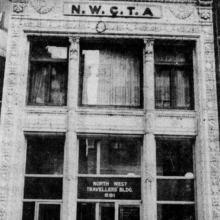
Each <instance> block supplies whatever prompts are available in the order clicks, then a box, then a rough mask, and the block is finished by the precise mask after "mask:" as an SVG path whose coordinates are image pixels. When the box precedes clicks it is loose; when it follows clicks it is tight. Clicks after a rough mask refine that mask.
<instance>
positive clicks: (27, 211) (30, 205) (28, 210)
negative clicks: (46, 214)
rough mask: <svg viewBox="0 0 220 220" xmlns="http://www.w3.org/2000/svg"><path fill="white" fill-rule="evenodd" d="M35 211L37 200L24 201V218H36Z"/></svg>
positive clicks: (23, 219)
mask: <svg viewBox="0 0 220 220" xmlns="http://www.w3.org/2000/svg"><path fill="white" fill-rule="evenodd" d="M34 212H35V202H24V203H23V217H22V220H34Z"/></svg>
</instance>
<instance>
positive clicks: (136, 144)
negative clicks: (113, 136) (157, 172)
mask: <svg viewBox="0 0 220 220" xmlns="http://www.w3.org/2000/svg"><path fill="white" fill-rule="evenodd" d="M140 162H141V141H140V140H137V139H122V140H102V141H101V158H100V173H101V174H129V173H133V174H137V175H140V172H141V170H140Z"/></svg>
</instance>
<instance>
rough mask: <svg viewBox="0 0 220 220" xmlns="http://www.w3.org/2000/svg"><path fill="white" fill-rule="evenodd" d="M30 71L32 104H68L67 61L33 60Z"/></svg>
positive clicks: (30, 99) (30, 100)
mask: <svg viewBox="0 0 220 220" xmlns="http://www.w3.org/2000/svg"><path fill="white" fill-rule="evenodd" d="M30 72H31V78H30V92H29V93H30V94H29V103H30V104H39V105H45V104H51V105H58V106H59V105H60V106H62V105H65V104H66V90H67V82H66V78H67V63H58V64H56V63H49V62H34V61H33V62H31V71H30Z"/></svg>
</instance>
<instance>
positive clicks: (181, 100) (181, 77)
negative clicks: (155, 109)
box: [173, 68, 192, 108]
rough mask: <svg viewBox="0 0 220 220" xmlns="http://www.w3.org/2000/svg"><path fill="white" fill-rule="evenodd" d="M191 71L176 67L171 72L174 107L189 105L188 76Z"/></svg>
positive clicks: (187, 106)
mask: <svg viewBox="0 0 220 220" xmlns="http://www.w3.org/2000/svg"><path fill="white" fill-rule="evenodd" d="M189 74H192V72H191V71H189V70H188V71H187V69H183V68H176V69H175V71H174V74H173V78H174V79H173V80H174V89H173V101H174V106H176V107H186V108H189V107H190V82H189V81H190V77H189Z"/></svg>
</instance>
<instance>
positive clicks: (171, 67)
mask: <svg viewBox="0 0 220 220" xmlns="http://www.w3.org/2000/svg"><path fill="white" fill-rule="evenodd" d="M159 46H161V48H162V49H163V50H164V51H166V50H167V49H168V50H169V48H171V47H172V46H173V47H174V49H173V51H172V52H173V53H174V55H176V53H178V52H177V50H178V48H180V50H181V52H182V48H183V46H185V47H188V51H187V52H185V51H184V52H185V55H187V54H188V53H189V52H190V56H191V60H190V61H188V62H187V61H186V62H174V61H173V62H171V61H160V62H158V61H157V60H156V59H155V60H154V88H155V89H154V90H155V109H170V110H175V109H176V110H194V109H195V100H194V96H195V91H194V81H195V79H194V61H193V60H194V56H193V51H194V46H193V45H192V43H188V44H183V43H176V42H175V43H174V42H172V41H164V42H163V43H162V44H161V43H158V44H156V47H157V48H159ZM160 52H161V51H160ZM156 53H157V49H156V50H155V58H156V56H157V55H156ZM163 55H165V54H163ZM164 67H165V68H166V69H168V71H169V75H170V77H169V81H170V106H157V104H156V102H157V100H156V89H157V85H156V77H157V69H160V68H164ZM178 68H181V69H184V70H185V71H187V75H188V77H189V99H190V106H189V107H187V106H185V107H178V106H175V105H174V103H175V96H174V90H175V87H176V86H175V82H174V77H175V74H176V70H177V69H178Z"/></svg>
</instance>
